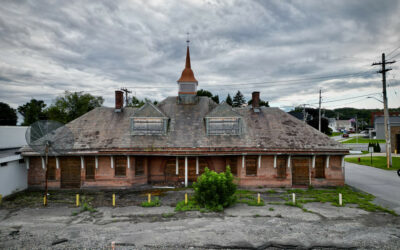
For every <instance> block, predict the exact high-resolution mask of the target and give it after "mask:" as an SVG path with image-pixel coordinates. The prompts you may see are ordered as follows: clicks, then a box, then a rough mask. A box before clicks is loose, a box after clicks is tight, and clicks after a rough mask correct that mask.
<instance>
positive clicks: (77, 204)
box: [76, 194, 79, 207]
mask: <svg viewBox="0 0 400 250" xmlns="http://www.w3.org/2000/svg"><path fill="white" fill-rule="evenodd" d="M76 206H77V207H79V194H76Z"/></svg>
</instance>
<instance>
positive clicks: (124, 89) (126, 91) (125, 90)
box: [121, 87, 132, 107]
mask: <svg viewBox="0 0 400 250" xmlns="http://www.w3.org/2000/svg"><path fill="white" fill-rule="evenodd" d="M121 91H124V92H125V107H127V106H128V104H129V103H128V102H129V99H128V94H130V93H132V91H130V90H128V89H127V88H126V87H124V88H121Z"/></svg>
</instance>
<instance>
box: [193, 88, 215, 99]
mask: <svg viewBox="0 0 400 250" xmlns="http://www.w3.org/2000/svg"><path fill="white" fill-rule="evenodd" d="M196 95H197V96H207V97H210V98H211V97H212V96H213V94H212V93H211V92H210V91H208V90H205V89H200V90H197V93H196Z"/></svg>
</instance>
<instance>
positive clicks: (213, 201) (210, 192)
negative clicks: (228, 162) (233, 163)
mask: <svg viewBox="0 0 400 250" xmlns="http://www.w3.org/2000/svg"><path fill="white" fill-rule="evenodd" d="M193 188H194V192H195V193H194V200H195V201H196V203H197V204H199V205H200V206H201V207H204V208H206V209H208V210H211V211H222V210H223V209H224V208H226V207H229V206H230V205H232V204H234V203H235V202H236V195H235V192H236V189H237V186H236V184H235V183H234V177H233V175H232V173H231V170H230V167H229V166H228V167H226V171H225V172H222V173H216V172H214V171H211V170H209V169H208V168H206V169H205V171H204V173H203V174H202V175H201V176H200V177H199V178H198V180H197V182H195V183H194V184H193Z"/></svg>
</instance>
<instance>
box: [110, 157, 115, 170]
mask: <svg viewBox="0 0 400 250" xmlns="http://www.w3.org/2000/svg"><path fill="white" fill-rule="evenodd" d="M110 160H111V168H114V156H112V155H111V156H110Z"/></svg>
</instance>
